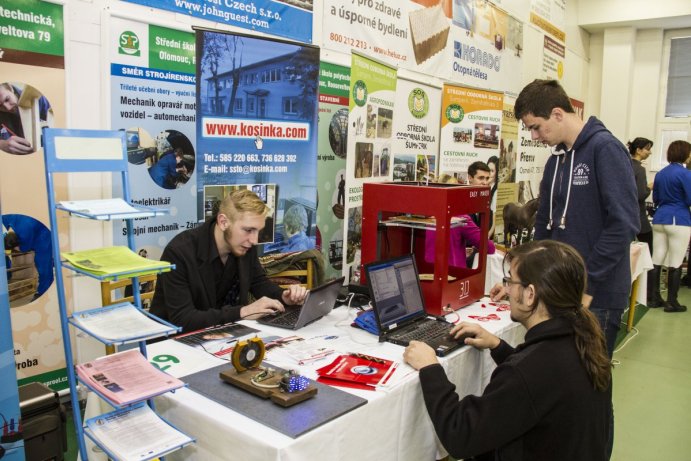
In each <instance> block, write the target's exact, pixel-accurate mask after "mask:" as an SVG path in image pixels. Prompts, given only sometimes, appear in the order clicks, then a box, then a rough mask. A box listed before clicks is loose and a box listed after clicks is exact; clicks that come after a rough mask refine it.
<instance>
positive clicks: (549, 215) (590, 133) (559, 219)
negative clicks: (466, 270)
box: [501, 80, 640, 357]
mask: <svg viewBox="0 0 691 461" xmlns="http://www.w3.org/2000/svg"><path fill="white" fill-rule="evenodd" d="M514 110H515V114H516V118H517V119H519V120H521V121H522V122H523V124H524V125H525V127H526V128H527V129H529V130H530V134H531V137H532V139H534V140H535V139H537V140H540V141H542V142H544V143H546V144H547V145H549V146H551V147H553V150H552V155H551V156H550V158H549V159H548V160H547V163H546V164H545V170H544V175H543V177H542V181H541V183H540V207H539V208H538V211H537V216H536V219H535V239H537V240H542V239H553V240H558V241H560V242H564V243H568V244H569V245H572V246H573V247H575V248H576V249H577V250H578V252H579V253H580V254H581V256H583V259H584V260H585V263H586V268H587V271H588V285H587V286H588V290H587V292H586V295H585V296H584V298H583V301H584V305H586V306H588V305H589V307H590V310H591V312H592V313H593V314H595V316H596V317H597V318H598V320H599V322H600V326H601V327H602V330H603V331H604V333H605V339H606V342H607V351H608V353H609V356H610V357H611V356H612V352H613V351H614V342H615V340H616V337H617V332H618V331H619V323H620V321H621V316H622V314H623V312H624V309H625V308H626V306H627V305H628V298H629V292H630V290H631V269H630V266H629V251H630V250H629V246H630V244H631V242H632V241H633V240H634V238H635V237H636V234H637V233H638V230H639V227H640V222H639V215H638V214H639V213H638V201H637V192H636V183H635V181H634V174H633V170H632V168H631V160H630V157H629V154H628V152H627V150H626V148H625V147H624V145H623V144H622V143H621V142H620V141H619V140H618V139H617V138H615V137H614V135H612V133H611V132H610V131H609V130H607V128H605V126H604V125H603V124H602V122H601V121H600V120H598V119H597V118H595V117H590V118H589V119H588V120H587V121H583V120H581V119H580V117H579V116H578V115H576V113H575V112H574V110H573V107H572V106H571V102H570V100H569V97H568V96H567V94H566V92H565V91H564V89H563V88H562V87H561V85H559V83H558V82H557V81H555V80H535V81H533V82H532V83H530V84H528V85H527V86H526V87H525V88H523V90H522V91H521V93H520V94H519V95H518V99H516V105H515V108H514ZM501 295H502V296H503V294H501Z"/></svg>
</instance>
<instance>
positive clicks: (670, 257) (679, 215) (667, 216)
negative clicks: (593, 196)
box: [653, 141, 691, 312]
mask: <svg viewBox="0 0 691 461" xmlns="http://www.w3.org/2000/svg"><path fill="white" fill-rule="evenodd" d="M690 153H691V144H689V143H688V142H686V141H674V142H672V143H671V144H670V145H669V147H668V148H667V161H668V162H669V165H667V166H666V167H664V168H663V169H662V170H660V171H659V172H658V173H657V174H656V175H655V181H654V183H653V202H654V203H655V205H656V206H657V210H656V211H655V216H653V248H654V251H653V265H654V267H657V268H658V269H659V267H660V266H663V265H664V266H667V303H666V305H665V312H685V311H686V306H682V305H681V304H679V301H678V299H677V295H678V293H679V286H680V284H681V263H682V262H683V261H684V255H685V253H686V248H687V246H688V244H689V236H691V213H690V212H689V207H690V206H691V171H689V170H687V169H686V167H685V166H684V163H686V161H688V159H689V154H690ZM658 281H659V277H658ZM656 291H657V292H658V293H659V285H658V288H656Z"/></svg>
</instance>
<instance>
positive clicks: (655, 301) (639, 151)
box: [628, 138, 665, 307]
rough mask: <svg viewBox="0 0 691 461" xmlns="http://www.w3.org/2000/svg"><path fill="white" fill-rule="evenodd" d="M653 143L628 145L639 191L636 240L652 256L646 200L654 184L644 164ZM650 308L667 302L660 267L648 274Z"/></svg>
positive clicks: (650, 229) (641, 139)
mask: <svg viewBox="0 0 691 461" xmlns="http://www.w3.org/2000/svg"><path fill="white" fill-rule="evenodd" d="M652 147H653V142H652V141H651V140H650V139H646V138H636V139H634V140H633V141H631V142H629V143H628V148H629V154H631V166H632V167H633V176H634V178H635V179H636V189H637V190H638V211H639V215H640V219H641V229H640V231H639V232H638V235H637V236H636V238H637V239H638V241H639V242H644V243H645V244H647V245H648V250H650V254H651V255H652V254H653V227H652V226H651V225H650V221H648V213H647V211H646V209H645V199H646V198H647V197H648V196H649V195H650V191H651V190H652V187H651V186H652V184H648V179H647V174H646V171H645V167H644V166H643V165H642V162H643V161H644V160H646V159H647V158H648V157H650V149H652ZM647 291H648V293H647V300H648V307H664V305H665V302H664V300H663V299H662V296H661V295H660V266H654V268H653V270H651V271H649V272H648V290H647Z"/></svg>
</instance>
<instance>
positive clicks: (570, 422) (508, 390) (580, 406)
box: [403, 240, 612, 461]
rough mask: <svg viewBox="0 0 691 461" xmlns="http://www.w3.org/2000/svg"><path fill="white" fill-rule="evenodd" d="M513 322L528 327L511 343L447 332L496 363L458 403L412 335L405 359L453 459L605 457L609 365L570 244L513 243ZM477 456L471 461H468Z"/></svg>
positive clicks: (479, 331) (459, 329) (473, 327)
mask: <svg viewBox="0 0 691 461" xmlns="http://www.w3.org/2000/svg"><path fill="white" fill-rule="evenodd" d="M505 263H506V264H508V265H509V267H510V269H509V273H508V275H507V276H505V277H504V281H503V284H504V287H506V291H507V292H508V294H509V303H510V305H511V319H512V320H514V321H516V322H519V323H521V325H523V326H524V327H525V328H526V330H527V332H526V334H525V342H524V343H523V344H521V345H519V346H518V347H516V348H513V347H511V346H509V345H508V344H507V343H506V342H504V341H503V340H501V339H499V338H498V337H497V336H495V335H493V334H491V333H489V332H488V331H486V330H485V329H483V328H482V327H481V326H480V325H477V324H474V323H467V322H461V323H460V324H458V325H456V326H454V327H453V328H452V329H451V335H454V336H455V337H460V335H462V334H470V335H472V337H469V338H467V339H465V344H468V345H471V346H473V347H475V348H476V349H479V350H482V349H490V353H491V356H492V358H493V359H494V361H495V362H496V364H497V368H496V369H495V370H494V372H493V373H492V376H491V378H490V381H489V384H488V385H487V387H486V388H485V390H484V391H483V393H482V395H480V396H477V395H468V396H466V397H464V398H463V399H461V400H460V401H459V396H458V394H457V393H456V392H454V389H455V386H454V385H453V384H452V383H451V382H450V381H449V379H448V377H447V376H446V373H445V372H444V368H443V367H442V366H441V365H440V364H439V362H438V360H437V357H436V355H435V352H434V350H433V349H432V348H431V347H429V346H428V345H426V344H425V343H422V342H419V341H411V342H410V345H409V346H408V347H407V348H406V349H405V352H404V353H403V359H404V360H405V361H406V362H407V363H408V364H410V365H411V366H412V367H413V368H415V369H417V370H419V371H420V373H419V379H420V384H421V386H422V394H423V397H424V401H425V406H426V407H427V412H428V413H429V416H430V418H431V420H432V424H433V425H434V429H435V431H436V433H437V437H438V438H439V441H440V442H441V443H442V445H443V446H444V448H445V449H446V450H447V451H448V452H449V454H450V455H451V456H453V457H454V458H458V459H466V460H468V459H474V460H483V461H484V460H487V461H489V460H499V459H507V460H508V459H511V460H526V461H527V460H530V461H555V460H559V461H584V460H588V461H603V460H605V459H606V456H607V455H606V445H607V440H608V436H609V420H610V417H611V407H612V406H611V405H612V404H611V402H612V387H611V366H610V362H609V358H608V356H607V349H606V346H605V339H604V336H603V334H602V330H601V329H600V328H599V326H598V321H597V319H596V318H595V316H594V315H593V314H592V313H591V312H590V311H589V310H588V309H587V308H585V307H584V306H583V305H582V303H581V301H582V299H583V295H584V290H585V288H586V279H587V274H586V270H585V266H584V262H583V259H582V258H581V256H580V255H579V254H578V252H577V251H576V250H575V249H574V248H573V247H571V246H569V245H566V244H564V243H560V242H556V241H553V240H543V241H532V242H529V243H526V244H523V245H520V246H518V247H515V248H512V249H511V250H509V252H508V253H507V255H506V258H505ZM471 457H472V458H471Z"/></svg>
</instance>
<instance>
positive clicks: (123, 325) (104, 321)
mask: <svg viewBox="0 0 691 461" xmlns="http://www.w3.org/2000/svg"><path fill="white" fill-rule="evenodd" d="M72 323H73V324H74V325H76V326H77V327H78V328H80V329H82V330H84V331H86V332H87V333H89V334H90V335H91V336H93V337H95V338H97V339H98V340H100V341H102V342H105V343H125V342H133V341H142V340H145V339H149V338H157V337H159V336H162V335H165V334H170V333H176V332H178V331H179V330H180V329H179V328H178V327H174V326H172V325H165V324H162V323H159V322H157V321H156V320H154V319H153V318H151V317H149V316H148V315H147V313H146V312H144V311H143V310H141V309H139V308H137V307H135V306H134V305H133V304H131V303H120V304H114V305H112V306H106V307H99V308H96V309H91V310H88V311H82V312H76V313H74V314H73V315H72Z"/></svg>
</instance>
